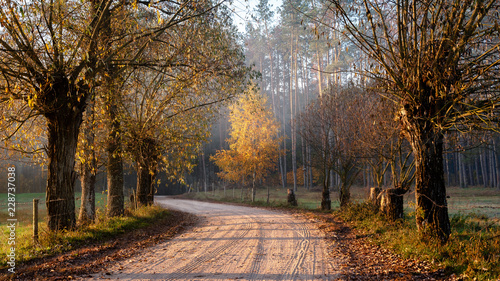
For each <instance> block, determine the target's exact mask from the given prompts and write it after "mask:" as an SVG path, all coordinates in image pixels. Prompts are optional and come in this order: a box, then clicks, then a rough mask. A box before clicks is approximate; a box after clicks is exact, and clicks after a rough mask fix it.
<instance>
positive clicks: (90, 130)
mask: <svg viewBox="0 0 500 281" xmlns="http://www.w3.org/2000/svg"><path fill="white" fill-rule="evenodd" d="M87 108H88V110H87V113H86V114H87V116H88V117H87V118H88V122H87V125H86V126H85V128H84V130H85V132H84V136H85V148H84V153H85V155H84V159H85V163H82V164H81V166H82V173H81V185H82V196H81V206H80V213H79V215H78V221H79V223H80V224H87V223H90V222H93V221H94V219H95V183H96V171H97V164H96V157H95V151H94V149H93V147H94V139H95V135H94V127H93V124H94V121H95V120H94V104H93V101H92V104H90V105H89V106H88V107H87Z"/></svg>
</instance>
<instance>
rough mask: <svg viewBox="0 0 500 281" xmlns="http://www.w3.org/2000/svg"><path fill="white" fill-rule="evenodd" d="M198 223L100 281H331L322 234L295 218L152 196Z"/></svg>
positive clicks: (337, 273) (332, 273)
mask: <svg viewBox="0 0 500 281" xmlns="http://www.w3.org/2000/svg"><path fill="white" fill-rule="evenodd" d="M155 201H156V202H157V203H159V204H160V205H162V206H164V207H166V208H169V209H177V210H180V211H184V212H189V213H193V214H195V215H197V216H199V217H200V218H201V222H200V223H198V224H197V225H196V226H195V227H193V228H192V229H190V230H189V231H186V232H185V233H184V234H182V235H179V236H177V237H175V238H173V239H171V240H169V241H166V242H164V243H160V244H158V245H156V246H154V247H151V248H147V249H144V250H143V251H142V252H141V253H140V254H138V255H135V256H134V257H133V258H131V259H128V260H125V261H122V262H120V263H118V264H116V265H114V266H113V267H112V268H109V269H108V271H107V273H100V274H96V275H94V277H93V278H92V279H94V280H101V279H102V278H104V279H108V280H109V279H111V280H336V279H338V278H339V277H340V271H339V270H336V269H337V268H339V266H338V264H336V262H335V260H334V259H333V258H332V257H331V256H329V255H328V251H327V243H326V241H325V239H323V237H324V235H323V233H322V232H321V231H319V230H318V229H317V228H315V227H314V226H313V225H312V224H310V223H308V222H307V221H306V220H305V219H303V218H302V217H300V216H293V215H290V214H285V213H281V212H275V211H269V210H265V209H259V208H251V207H242V206H233V205H226V204H214V203H207V202H199V201H192V200H180V199H172V198H168V197H161V196H158V197H155Z"/></svg>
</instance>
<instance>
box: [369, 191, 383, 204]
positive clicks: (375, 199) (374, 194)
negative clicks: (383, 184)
mask: <svg viewBox="0 0 500 281" xmlns="http://www.w3.org/2000/svg"><path fill="white" fill-rule="evenodd" d="M381 191H382V189H381V188H380V187H372V188H370V198H369V201H370V202H371V203H372V204H373V206H375V207H376V208H377V209H379V208H380V200H379V195H380V192H381Z"/></svg>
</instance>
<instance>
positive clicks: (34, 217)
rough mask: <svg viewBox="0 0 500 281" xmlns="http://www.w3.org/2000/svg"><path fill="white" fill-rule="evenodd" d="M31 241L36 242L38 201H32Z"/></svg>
mask: <svg viewBox="0 0 500 281" xmlns="http://www.w3.org/2000/svg"><path fill="white" fill-rule="evenodd" d="M33 241H34V242H35V243H37V242H38V199H33Z"/></svg>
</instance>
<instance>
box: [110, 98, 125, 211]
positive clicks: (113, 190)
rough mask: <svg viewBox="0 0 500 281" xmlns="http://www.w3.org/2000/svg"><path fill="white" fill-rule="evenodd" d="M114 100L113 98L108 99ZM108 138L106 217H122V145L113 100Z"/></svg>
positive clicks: (116, 108)
mask: <svg viewBox="0 0 500 281" xmlns="http://www.w3.org/2000/svg"><path fill="white" fill-rule="evenodd" d="M109 98H110V99H114V98H113V97H109ZM108 115H109V116H108V118H109V122H110V123H109V136H108V144H107V152H108V159H107V160H108V162H107V181H108V198H107V202H108V209H107V215H108V217H115V216H121V215H123V210H124V198H123V196H124V195H123V159H122V143H121V138H120V131H121V127H120V120H119V119H118V107H117V105H116V103H115V101H114V100H111V101H110V102H109V104H108Z"/></svg>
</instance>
